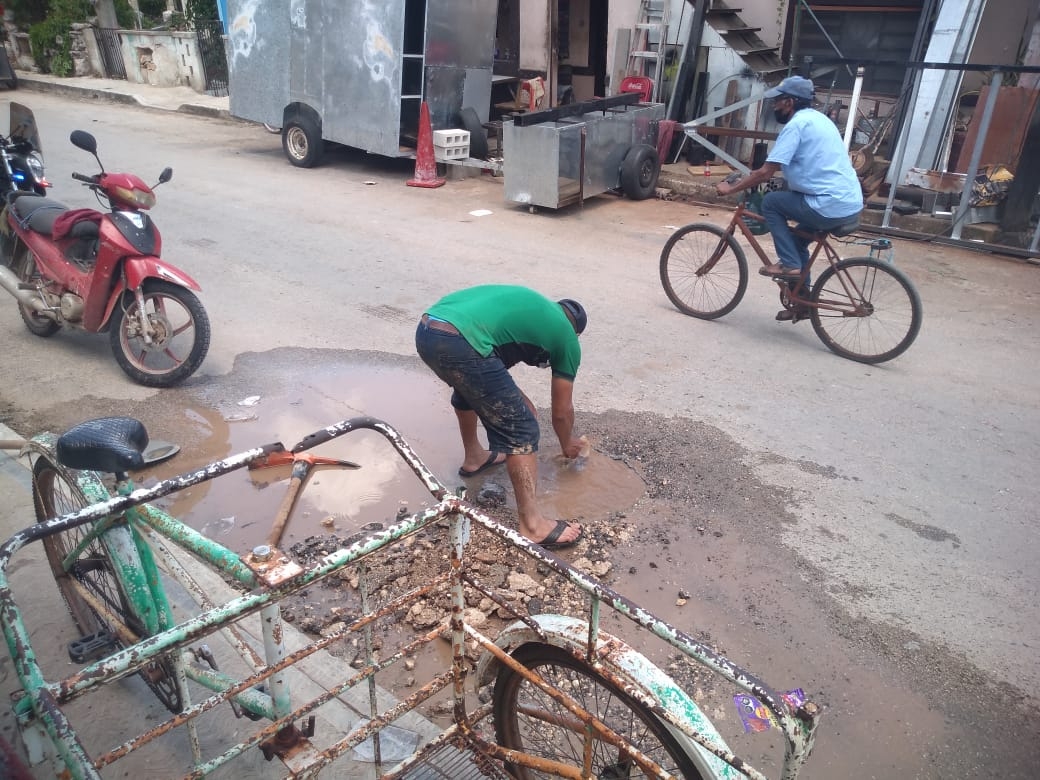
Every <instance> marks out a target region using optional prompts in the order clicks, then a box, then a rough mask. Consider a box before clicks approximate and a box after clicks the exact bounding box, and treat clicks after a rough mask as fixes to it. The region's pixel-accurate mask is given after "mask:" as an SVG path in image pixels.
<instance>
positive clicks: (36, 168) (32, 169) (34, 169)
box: [25, 152, 43, 183]
mask: <svg viewBox="0 0 1040 780" xmlns="http://www.w3.org/2000/svg"><path fill="white" fill-rule="evenodd" d="M25 162H26V164H27V165H28V166H29V173H31V174H32V175H33V178H34V179H36V182H37V183H40V182H42V181H43V158H42V157H40V154H39V152H29V154H27V155H25Z"/></svg>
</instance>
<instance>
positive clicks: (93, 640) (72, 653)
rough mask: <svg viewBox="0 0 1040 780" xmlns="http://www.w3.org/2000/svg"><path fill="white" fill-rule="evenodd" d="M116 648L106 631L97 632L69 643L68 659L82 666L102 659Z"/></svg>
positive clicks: (114, 642)
mask: <svg viewBox="0 0 1040 780" xmlns="http://www.w3.org/2000/svg"><path fill="white" fill-rule="evenodd" d="M116 647H117V645H116V640H115V638H114V637H113V636H112V635H111V634H110V633H109V632H108V631H98V632H96V633H94V634H88V635H87V636H84V637H80V638H79V639H73V640H72V641H71V642H69V658H70V659H72V662H73V663H74V664H84V663H87V662H88V661H96V660H97V659H98V658H104V657H105V656H106V655H108V654H109V653H110V652H112V650H114V649H115V648H116Z"/></svg>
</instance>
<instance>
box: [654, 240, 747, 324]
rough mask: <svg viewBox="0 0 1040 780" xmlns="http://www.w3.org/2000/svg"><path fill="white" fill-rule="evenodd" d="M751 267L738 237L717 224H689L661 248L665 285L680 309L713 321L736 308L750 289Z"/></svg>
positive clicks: (667, 292) (666, 292) (665, 290)
mask: <svg viewBox="0 0 1040 780" xmlns="http://www.w3.org/2000/svg"><path fill="white" fill-rule="evenodd" d="M747 281H748V266H747V258H746V257H745V256H744V250H743V249H741V248H740V244H738V243H737V240H736V239H735V238H734V237H733V236H731V235H729V234H728V233H727V232H726V231H725V230H723V229H722V228H720V227H717V226H716V225H708V224H696V225H686V226H685V227H681V228H679V229H678V230H677V231H675V233H673V234H672V236H671V238H669V239H668V242H667V243H666V244H665V245H664V249H662V250H661V285H662V286H663V287H664V292H665V294H666V295H667V296H668V300H670V301H671V302H672V303H673V304H674V305H675V308H677V309H678V310H679V311H681V312H682V313H683V314H688V315H689V316H691V317H699V318H700V319H702V320H713V319H715V318H716V317H721V316H722V315H724V314H729V312H731V311H733V309H734V308H735V307H736V305H737V304H738V303H740V299H741V298H743V297H744V292H745V291H746V290H747Z"/></svg>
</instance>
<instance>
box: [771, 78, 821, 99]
mask: <svg viewBox="0 0 1040 780" xmlns="http://www.w3.org/2000/svg"><path fill="white" fill-rule="evenodd" d="M814 92H815V87H813V83H812V82H811V81H809V79H807V78H804V77H802V76H788V77H787V78H786V79H784V80H783V81H781V82H780V83H779V84H777V85H776V86H775V87H773V88H772V89H770V90H767V91H766V95H765V96H766V97H767V98H778V97H780V96H781V95H783V96H785V97H793V98H798V99H799V100H812V98H813V93H814Z"/></svg>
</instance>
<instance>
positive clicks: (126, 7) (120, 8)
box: [114, 0, 137, 30]
mask: <svg viewBox="0 0 1040 780" xmlns="http://www.w3.org/2000/svg"><path fill="white" fill-rule="evenodd" d="M114 5H115V7H116V21H117V22H119V28H120V29H122V30H134V29H136V28H137V14H136V13H135V12H134V9H133V8H132V7H131V6H130V0H115V3H114Z"/></svg>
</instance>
